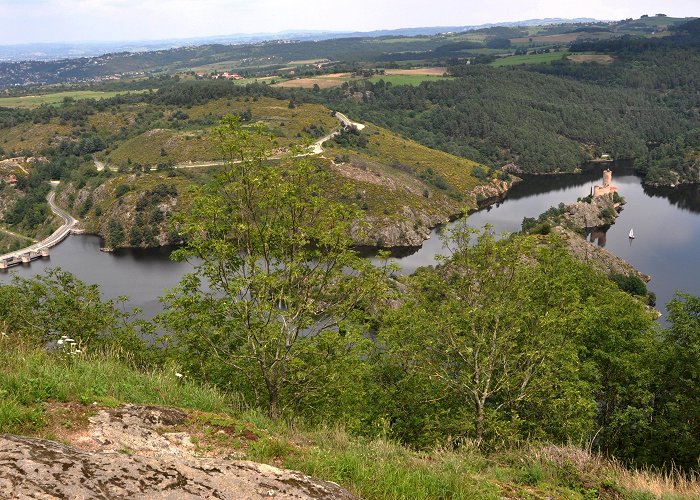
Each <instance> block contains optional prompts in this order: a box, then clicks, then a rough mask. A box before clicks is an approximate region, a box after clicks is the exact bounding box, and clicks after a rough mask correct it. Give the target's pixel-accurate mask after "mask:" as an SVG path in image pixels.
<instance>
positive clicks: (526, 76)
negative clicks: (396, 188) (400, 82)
mask: <svg viewBox="0 0 700 500" xmlns="http://www.w3.org/2000/svg"><path fill="white" fill-rule="evenodd" d="M452 72H453V74H456V75H459V78H456V79H454V80H451V81H445V82H427V83H423V84H421V85H420V86H417V87H409V86H391V85H386V84H384V83H383V82H381V81H380V82H379V83H376V84H371V83H363V84H359V88H352V87H350V88H348V89H340V90H337V91H335V93H334V94H333V95H332V96H331V97H330V99H331V100H332V102H333V103H334V104H335V105H337V106H338V107H339V108H341V109H343V110H345V111H348V112H350V113H352V114H353V115H357V116H359V117H361V119H364V120H368V121H372V122H374V123H378V124H382V125H384V126H386V127H388V128H393V129H396V130H399V131H400V132H401V133H402V134H405V135H406V136H408V137H411V138H413V139H415V140H417V141H419V142H422V143H424V144H426V145H428V146H431V147H435V148H438V149H443V150H446V151H449V152H452V153H455V154H459V155H462V156H466V157H469V158H472V159H474V160H477V161H480V162H483V163H486V164H488V165H490V166H492V167H494V168H498V167H501V166H503V165H504V164H506V163H509V162H514V163H515V164H516V165H518V166H519V167H520V168H522V170H523V171H525V172H528V173H542V172H556V171H559V172H571V171H573V170H574V169H576V168H577V167H578V166H579V165H580V164H581V163H582V162H585V161H586V160H588V159H591V158H594V157H596V156H598V155H600V154H601V153H609V154H612V155H613V156H614V157H616V158H633V157H639V156H642V155H644V154H645V153H646V151H647V146H646V145H647V143H649V142H661V141H664V140H666V139H667V138H669V137H673V136H675V135H676V134H679V133H680V132H682V131H683V130H685V129H686V128H687V127H688V126H689V123H690V121H689V119H688V118H686V117H683V116H679V115H678V114H676V113H673V112H672V111H671V110H669V109H667V108H666V107H665V106H664V105H663V103H662V101H661V99H660V98H659V97H657V96H655V95H653V94H652V93H650V92H645V91H639V90H634V89H626V88H610V87H602V86H598V85H592V84H588V83H584V82H576V81H571V80H564V79H560V78H555V77H549V76H541V75H538V74H536V73H532V72H528V71H523V70H521V69H503V68H498V69H497V68H488V67H484V66H478V65H477V66H474V65H470V66H466V65H461V66H459V67H453V68H452ZM354 92H360V93H362V95H363V96H364V98H363V102H359V103H357V102H354V101H352V100H349V99H347V98H346V96H347V94H348V93H354ZM659 108H662V110H661V112H659ZM611 130H614V131H615V133H614V134H611V133H610V131H611Z"/></svg>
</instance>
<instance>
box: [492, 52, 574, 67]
mask: <svg viewBox="0 0 700 500" xmlns="http://www.w3.org/2000/svg"><path fill="white" fill-rule="evenodd" d="M567 54H568V52H565V51H562V52H550V53H549V54H528V55H525V56H508V57H503V58H501V59H496V60H495V61H494V62H492V63H491V66H495V67H497V68H500V67H502V66H516V65H518V64H542V63H548V62H552V61H558V60H559V59H561V58H563V57H565V56H566V55H567Z"/></svg>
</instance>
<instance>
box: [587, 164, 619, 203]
mask: <svg viewBox="0 0 700 500" xmlns="http://www.w3.org/2000/svg"><path fill="white" fill-rule="evenodd" d="M616 192H617V186H613V185H612V170H610V169H609V168H607V169H605V170H603V185H602V186H593V187H592V188H591V194H592V195H593V196H594V197H596V196H603V195H605V194H611V193H616Z"/></svg>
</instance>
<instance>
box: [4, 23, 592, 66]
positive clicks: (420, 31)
mask: <svg viewBox="0 0 700 500" xmlns="http://www.w3.org/2000/svg"><path fill="white" fill-rule="evenodd" d="M595 21H596V20H595V19H591V18H583V17H582V18H576V19H563V18H547V19H528V20H526V21H515V22H503V23H491V24H481V25H474V26H425V27H418V28H398V29H386V30H373V31H312V30H294V31H282V32H278V33H237V34H231V35H216V36H205V37H196V38H172V39H165V40H133V41H118V42H76V43H26V44H15V45H0V61H8V62H11V61H55V60H61V59H69V58H80V57H96V56H101V55H104V54H109V53H112V54H114V53H119V52H145V51H153V50H168V49H175V48H179V47H186V46H194V45H209V44H246V43H260V42H265V41H271V40H297V41H319V40H332V39H335V38H347V37H360V38H374V37H383V36H421V35H423V36H425V35H428V36H431V35H437V34H439V33H448V32H455V33H456V32H461V31H468V30H478V29H482V28H491V27H494V26H540V25H548V24H570V23H591V22H595Z"/></svg>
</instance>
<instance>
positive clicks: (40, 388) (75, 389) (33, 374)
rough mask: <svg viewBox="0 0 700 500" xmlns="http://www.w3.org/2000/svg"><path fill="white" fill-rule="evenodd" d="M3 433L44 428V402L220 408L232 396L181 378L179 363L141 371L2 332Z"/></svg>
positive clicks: (0, 425)
mask: <svg viewBox="0 0 700 500" xmlns="http://www.w3.org/2000/svg"><path fill="white" fill-rule="evenodd" d="M0 366H2V368H1V369H0V433H1V432H7V433H19V432H31V431H36V430H39V429H40V428H41V427H42V425H43V424H44V422H45V415H44V408H43V406H42V403H44V402H46V401H49V400H52V401H61V402H66V401H77V402H79V403H83V404H91V403H93V402H95V401H97V402H98V403H109V404H112V405H113V404H115V403H119V402H131V403H136V404H161V405H171V406H184V407H187V408H195V409H199V410H204V411H216V412H221V411H224V410H226V409H227V408H229V403H230V402H231V400H230V399H229V398H227V397H226V396H224V395H223V394H221V393H219V392H217V391H215V390H213V389H209V388H207V387H202V386H200V385H197V384H194V383H189V382H181V381H180V380H179V379H178V378H177V377H176V376H175V372H176V370H175V368H174V367H173V369H164V370H153V371H148V372H139V371H136V370H134V369H133V368H131V367H130V366H129V365H128V364H127V363H126V362H123V361H119V360H117V359H115V358H110V357H105V356H101V355H97V354H94V355H87V356H85V357H75V358H71V359H63V358H62V357H60V356H58V355H53V354H51V353H48V352H46V351H43V350H41V349H37V348H32V347H27V346H24V345H22V344H21V343H19V342H18V341H17V339H14V338H10V337H0Z"/></svg>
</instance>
